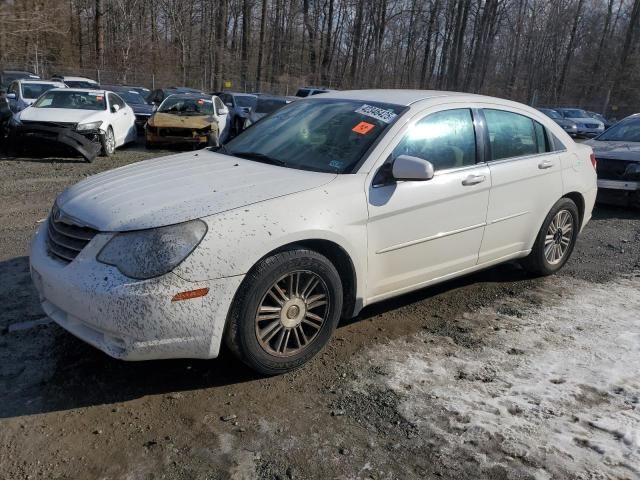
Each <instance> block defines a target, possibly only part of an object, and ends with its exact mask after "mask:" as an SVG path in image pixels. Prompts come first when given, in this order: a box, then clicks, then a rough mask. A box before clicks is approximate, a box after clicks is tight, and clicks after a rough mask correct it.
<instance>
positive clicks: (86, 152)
mask: <svg viewBox="0 0 640 480" xmlns="http://www.w3.org/2000/svg"><path fill="white" fill-rule="evenodd" d="M99 136H100V132H99V131H97V130H96V131H86V132H82V133H78V132H76V131H75V130H73V129H71V128H68V127H58V126H53V125H51V126H48V125H28V124H22V125H20V126H14V127H11V129H10V131H9V143H10V145H11V146H12V147H13V148H15V149H20V150H24V149H37V148H42V149H46V148H51V147H54V148H55V147H58V148H61V149H66V150H70V151H72V152H74V153H76V154H80V155H81V156H82V157H84V158H85V159H86V160H88V161H92V160H93V159H95V158H96V157H97V156H98V154H99V153H100V150H101V149H102V146H101V145H100V142H99Z"/></svg>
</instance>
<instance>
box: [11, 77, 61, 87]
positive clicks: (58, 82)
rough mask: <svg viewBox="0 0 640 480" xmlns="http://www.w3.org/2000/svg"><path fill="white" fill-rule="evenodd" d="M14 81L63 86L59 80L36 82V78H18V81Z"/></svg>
mask: <svg viewBox="0 0 640 480" xmlns="http://www.w3.org/2000/svg"><path fill="white" fill-rule="evenodd" d="M14 81H15V82H20V83H38V84H42V83H44V84H47V85H64V82H61V81H60V80H38V79H37V78H19V79H18V80H14ZM65 90H67V89H65Z"/></svg>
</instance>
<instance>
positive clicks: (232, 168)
mask: <svg viewBox="0 0 640 480" xmlns="http://www.w3.org/2000/svg"><path fill="white" fill-rule="evenodd" d="M335 177H336V175H335V174H332V173H317V172H308V171H303V170H295V169H291V168H284V167H279V166H274V165H268V164H264V163H258V162H253V161H250V160H244V159H240V158H236V157H231V156H228V155H222V154H218V153H214V152H211V151H209V150H200V151H198V152H195V153H183V154H178V155H172V156H169V157H163V158H157V159H153V160H147V161H144V162H139V163H135V164H132V165H128V166H125V167H121V168H117V169H115V170H111V171H108V172H104V173H100V174H98V175H95V176H93V177H89V178H87V179H85V180H83V181H81V182H80V183H77V184H76V185H73V186H72V187H70V188H68V189H67V190H65V191H64V192H63V193H61V194H60V195H59V196H58V199H57V200H56V202H57V204H58V207H59V208H60V209H61V210H62V211H63V212H64V213H65V215H68V216H69V217H71V218H73V219H75V220H76V221H78V222H79V223H80V224H83V225H86V226H90V227H92V228H95V229H97V230H101V231H127V230H140V229H144V228H154V227H161V226H165V225H171V224H174V223H180V222H186V221H188V220H193V219H195V218H202V217H206V216H209V215H214V214H216V213H221V212H224V211H228V210H232V209H236V208H240V207H244V206H247V205H251V204H253V203H258V202H263V201H265V200H269V199H272V198H276V197H282V196H285V195H290V194H293V193H296V192H301V191H303V190H309V189H312V188H316V187H319V186H321V185H324V184H326V183H328V182H330V181H331V180H333V179H334V178H335Z"/></svg>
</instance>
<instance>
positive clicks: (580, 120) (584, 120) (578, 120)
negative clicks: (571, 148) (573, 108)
mask: <svg viewBox="0 0 640 480" xmlns="http://www.w3.org/2000/svg"><path fill="white" fill-rule="evenodd" d="M564 119H565V120H570V121H572V122H575V123H589V124H594V125H595V124H598V125H602V122H601V121H600V120H597V119H595V118H591V117H586V118H574V117H565V118H564Z"/></svg>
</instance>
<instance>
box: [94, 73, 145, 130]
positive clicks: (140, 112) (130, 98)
mask: <svg viewBox="0 0 640 480" xmlns="http://www.w3.org/2000/svg"><path fill="white" fill-rule="evenodd" d="M101 87H102V88H104V89H105V90H110V91H112V92H115V93H117V94H118V95H120V97H121V98H122V99H123V100H124V101H125V102H126V103H127V105H129V106H130V107H131V108H132V110H133V113H134V114H135V115H136V127H137V128H138V132H142V131H144V126H145V124H146V123H147V120H149V117H151V115H153V112H154V110H155V105H153V104H152V103H149V102H147V100H146V98H145V97H143V96H142V95H141V94H140V93H139V92H138V91H136V90H134V89H132V88H131V87H125V86H122V85H102V86H101Z"/></svg>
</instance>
